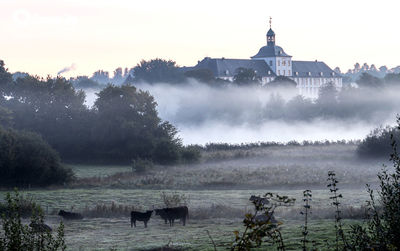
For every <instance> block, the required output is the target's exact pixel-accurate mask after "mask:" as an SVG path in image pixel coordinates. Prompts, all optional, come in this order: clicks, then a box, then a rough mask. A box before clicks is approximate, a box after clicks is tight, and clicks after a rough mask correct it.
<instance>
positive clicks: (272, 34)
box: [267, 28, 275, 36]
mask: <svg viewBox="0 0 400 251" xmlns="http://www.w3.org/2000/svg"><path fill="white" fill-rule="evenodd" d="M267 36H275V32H274V31H273V30H272V29H271V28H269V30H268V32H267Z"/></svg>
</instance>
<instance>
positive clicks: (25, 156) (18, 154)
mask: <svg viewBox="0 0 400 251" xmlns="http://www.w3.org/2000/svg"><path fill="white" fill-rule="evenodd" d="M72 178H73V173H72V171H71V170H70V169H66V168H64V167H63V166H62V165H61V164H60V158H59V156H58V154H57V152H56V151H54V150H53V149H52V148H51V147H50V146H49V144H47V143H46V142H45V141H44V140H43V139H42V138H41V137H40V136H38V135H37V134H34V133H28V132H18V131H15V130H11V129H10V130H4V129H2V128H0V183H1V184H2V185H3V186H6V187H14V186H17V187H24V186H25V187H26V186H48V185H52V184H63V183H65V182H68V181H70V180H71V179H72Z"/></svg>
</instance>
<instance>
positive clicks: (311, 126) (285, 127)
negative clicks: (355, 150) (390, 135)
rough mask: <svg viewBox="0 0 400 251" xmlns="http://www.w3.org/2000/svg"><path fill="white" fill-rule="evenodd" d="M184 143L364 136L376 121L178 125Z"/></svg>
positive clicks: (334, 138)
mask: <svg viewBox="0 0 400 251" xmlns="http://www.w3.org/2000/svg"><path fill="white" fill-rule="evenodd" d="M177 126H178V128H179V130H180V132H179V136H180V137H181V138H182V139H183V143H184V144H206V143H211V142H213V143H216V142H223V143H230V144H240V143H251V142H258V141H263V142H265V141H276V142H289V141H292V140H296V141H303V140H312V141H316V140H343V139H345V140H355V139H363V138H364V137H365V136H366V135H367V134H368V133H369V132H370V131H371V129H373V128H374V125H367V124H363V123H350V124H348V122H346V121H342V122H338V121H328V120H325V121H324V120H319V121H312V122H309V123H308V122H294V123H288V122H284V121H271V122H264V123H262V124H261V125H259V126H252V125H229V124H224V123H223V122H221V121H217V122H209V123H208V124H203V125H199V126H179V125H177Z"/></svg>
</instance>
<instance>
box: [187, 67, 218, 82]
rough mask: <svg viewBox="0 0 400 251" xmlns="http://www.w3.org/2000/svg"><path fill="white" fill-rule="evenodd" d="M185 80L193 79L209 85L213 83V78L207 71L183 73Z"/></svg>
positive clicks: (196, 70) (197, 70)
mask: <svg viewBox="0 0 400 251" xmlns="http://www.w3.org/2000/svg"><path fill="white" fill-rule="evenodd" d="M185 76H186V77H187V78H194V79H196V80H197V81H199V82H202V83H207V84H210V83H212V82H214V80H215V77H214V74H213V73H212V71H211V70H209V69H194V70H190V71H187V72H185Z"/></svg>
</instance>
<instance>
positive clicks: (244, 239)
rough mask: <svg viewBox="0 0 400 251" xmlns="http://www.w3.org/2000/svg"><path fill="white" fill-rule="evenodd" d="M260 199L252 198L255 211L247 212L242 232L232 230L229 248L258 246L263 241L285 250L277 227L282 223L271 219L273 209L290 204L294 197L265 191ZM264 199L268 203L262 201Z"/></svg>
mask: <svg viewBox="0 0 400 251" xmlns="http://www.w3.org/2000/svg"><path fill="white" fill-rule="evenodd" d="M261 198H262V199H260V200H254V201H252V203H253V204H254V209H255V213H254V214H252V213H247V214H246V215H245V219H244V220H243V224H244V226H245V230H244V231H243V233H242V234H240V233H239V231H234V234H235V241H234V243H233V244H232V247H231V250H240V251H242V250H250V249H251V248H254V247H260V246H261V245H262V243H263V242H268V243H272V244H277V249H278V250H285V244H284V241H283V237H282V234H281V231H280V228H279V225H281V224H282V223H280V222H277V221H274V220H273V214H274V212H275V209H276V208H277V207H280V206H291V205H292V204H293V203H294V201H295V199H293V198H289V197H287V196H279V195H278V194H273V193H266V194H265V195H264V196H263V197H261ZM263 199H264V201H265V200H266V201H267V202H268V203H263ZM258 215H263V216H264V218H265V220H264V219H263V220H257V216H258Z"/></svg>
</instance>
